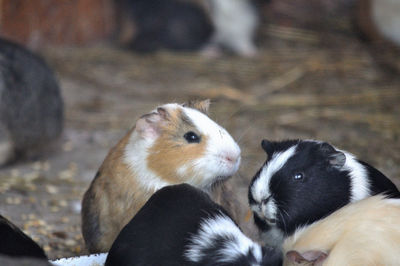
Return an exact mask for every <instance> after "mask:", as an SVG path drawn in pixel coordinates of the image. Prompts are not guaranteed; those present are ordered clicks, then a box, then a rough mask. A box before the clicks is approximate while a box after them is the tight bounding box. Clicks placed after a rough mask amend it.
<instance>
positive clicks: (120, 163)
mask: <svg viewBox="0 0 400 266" xmlns="http://www.w3.org/2000/svg"><path fill="white" fill-rule="evenodd" d="M209 104H210V102H209V101H208V100H206V101H201V102H192V103H190V104H188V105H187V104H186V105H181V104H177V103H171V104H165V105H162V106H159V107H158V108H156V109H155V110H154V111H152V112H151V113H149V114H146V115H143V116H142V117H141V118H140V119H139V120H137V122H136V125H135V126H134V127H133V128H132V129H131V130H130V131H129V132H128V133H127V134H126V135H125V136H124V137H123V138H122V139H121V140H120V142H119V143H118V144H117V145H116V146H115V147H113V148H112V149H111V150H110V152H109V154H108V155H107V157H106V158H105V160H104V162H103V164H102V166H101V167H100V169H99V171H98V173H97V174H96V176H95V178H94V180H93V181H92V183H91V184H90V187H89V189H88V190H87V191H86V192H85V195H84V197H83V201H82V233H83V237H84V239H85V242H86V246H87V247H88V249H89V251H90V252H92V253H98V252H106V251H108V249H109V248H110V246H111V244H112V242H113V241H114V240H115V238H116V237H117V235H118V233H119V231H120V230H121V229H122V228H123V227H124V226H125V225H126V224H127V223H128V222H129V221H130V220H131V219H132V217H133V216H134V214H135V213H136V212H137V211H138V210H139V209H140V208H141V207H142V206H143V205H144V203H145V202H146V201H147V200H148V199H149V198H150V196H151V195H152V194H153V193H154V192H155V191H157V190H158V189H160V188H162V187H164V186H166V185H171V184H178V183H189V184H192V185H194V186H196V187H199V188H202V189H204V190H206V191H211V188H212V187H213V185H214V184H216V183H219V182H222V181H223V180H225V179H227V178H228V177H230V176H232V175H233V174H234V173H235V172H236V171H237V170H238V168H239V165H240V160H241V156H240V148H239V146H238V145H237V143H236V142H235V141H234V140H233V138H232V137H231V136H230V135H229V133H228V132H227V131H226V130H225V129H223V128H222V127H221V126H219V125H218V124H216V123H215V122H214V121H212V120H211V119H210V118H209V117H208V116H207V115H206V114H205V113H206V112H207V110H208V107H209Z"/></svg>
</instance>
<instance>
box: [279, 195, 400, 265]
mask: <svg viewBox="0 0 400 266" xmlns="http://www.w3.org/2000/svg"><path fill="white" fill-rule="evenodd" d="M399 225H400V199H386V198H385V197H384V196H382V195H378V196H373V197H370V198H367V199H364V200H361V201H359V202H357V203H353V204H350V205H347V206H345V207H343V208H341V209H339V210H338V211H336V212H334V213H333V214H331V215H330V216H328V217H326V218H325V219H323V220H320V221H318V222H316V223H314V224H312V225H310V226H309V227H305V228H303V229H299V230H298V231H297V232H296V233H295V234H294V235H293V236H291V237H289V238H288V239H286V241H285V243H284V245H283V249H284V254H286V256H285V258H284V265H324V266H333V265H335V266H337V265H352V266H357V265H360V266H361V265H363V266H367V265H400V257H399V254H400V227H399Z"/></svg>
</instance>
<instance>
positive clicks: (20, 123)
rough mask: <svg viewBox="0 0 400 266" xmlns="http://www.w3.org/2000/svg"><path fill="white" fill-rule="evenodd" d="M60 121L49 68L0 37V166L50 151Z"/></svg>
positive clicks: (58, 133)
mask: <svg viewBox="0 0 400 266" xmlns="http://www.w3.org/2000/svg"><path fill="white" fill-rule="evenodd" d="M63 122H64V115H63V100H62V96H61V91H60V88H59V85H58V82H57V79H56V77H55V75H54V73H53V71H52V70H51V69H50V67H49V66H48V65H47V64H46V62H45V61H44V60H43V59H42V58H41V57H40V56H38V55H36V54H34V53H32V52H31V51H28V50H27V49H25V48H24V47H22V46H21V45H18V44H16V43H13V42H11V41H8V40H5V39H2V38H0V167H1V166H5V165H8V164H11V163H13V162H15V161H16V160H18V159H30V158H32V157H37V156H39V155H42V154H43V153H44V152H45V151H47V150H50V149H51V147H52V146H53V144H54V143H56V140H58V139H59V137H60V136H61V133H62V130H63Z"/></svg>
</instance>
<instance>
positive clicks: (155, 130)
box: [135, 107, 170, 139]
mask: <svg viewBox="0 0 400 266" xmlns="http://www.w3.org/2000/svg"><path fill="white" fill-rule="evenodd" d="M169 116H170V115H169V113H168V111H167V110H166V109H165V108H162V107H159V108H157V111H156V112H153V113H149V114H145V115H143V116H142V117H140V118H139V120H138V121H137V122H136V127H135V130H136V132H138V133H139V135H140V136H142V137H143V138H147V139H156V138H158V137H159V136H160V135H161V132H162V128H163V127H162V126H163V125H164V124H165V123H166V121H167V120H169Z"/></svg>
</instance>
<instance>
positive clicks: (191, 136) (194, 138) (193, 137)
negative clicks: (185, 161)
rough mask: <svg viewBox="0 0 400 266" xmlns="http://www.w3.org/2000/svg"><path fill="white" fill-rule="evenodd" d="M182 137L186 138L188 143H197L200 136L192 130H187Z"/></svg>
mask: <svg viewBox="0 0 400 266" xmlns="http://www.w3.org/2000/svg"><path fill="white" fill-rule="evenodd" d="M183 137H184V138H185V139H186V141H187V142H188V143H199V142H200V137H199V135H197V134H196V133H194V132H193V131H189V132H187V133H185V135H183Z"/></svg>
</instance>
